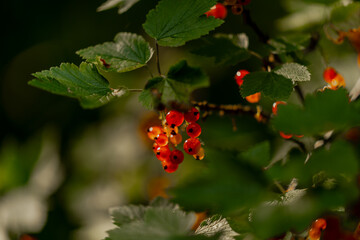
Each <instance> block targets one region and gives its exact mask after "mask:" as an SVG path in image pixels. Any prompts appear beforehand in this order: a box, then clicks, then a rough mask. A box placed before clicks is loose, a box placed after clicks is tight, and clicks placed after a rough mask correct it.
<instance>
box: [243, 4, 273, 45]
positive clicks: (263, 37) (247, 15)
mask: <svg viewBox="0 0 360 240" xmlns="http://www.w3.org/2000/svg"><path fill="white" fill-rule="evenodd" d="M243 16H244V21H245V23H246V24H248V25H249V26H250V27H251V28H252V29H253V30H254V32H255V33H256V34H257V35H258V37H259V39H260V41H261V42H263V43H267V41H268V40H269V37H268V36H267V35H266V34H264V33H263V32H262V31H261V30H260V28H259V27H258V26H257V25H256V23H255V22H254V21H253V20H252V18H251V16H250V12H249V10H246V9H244V11H243Z"/></svg>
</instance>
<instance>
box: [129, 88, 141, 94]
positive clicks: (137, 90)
mask: <svg viewBox="0 0 360 240" xmlns="http://www.w3.org/2000/svg"><path fill="white" fill-rule="evenodd" d="M128 91H129V92H133V93H140V92H142V91H143V89H128Z"/></svg>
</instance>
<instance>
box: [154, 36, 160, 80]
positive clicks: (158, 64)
mask: <svg viewBox="0 0 360 240" xmlns="http://www.w3.org/2000/svg"><path fill="white" fill-rule="evenodd" d="M155 45H156V66H157V70H158V73H159V75H160V76H161V69H160V53H159V44H158V43H157V42H155Z"/></svg>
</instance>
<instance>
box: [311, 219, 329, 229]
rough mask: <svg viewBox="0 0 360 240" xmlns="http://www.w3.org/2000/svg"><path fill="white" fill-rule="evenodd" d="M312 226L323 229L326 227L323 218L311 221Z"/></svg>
mask: <svg viewBox="0 0 360 240" xmlns="http://www.w3.org/2000/svg"><path fill="white" fill-rule="evenodd" d="M313 227H314V228H317V229H321V230H325V228H326V220H325V219H323V218H319V219H316V220H315V222H314V223H313Z"/></svg>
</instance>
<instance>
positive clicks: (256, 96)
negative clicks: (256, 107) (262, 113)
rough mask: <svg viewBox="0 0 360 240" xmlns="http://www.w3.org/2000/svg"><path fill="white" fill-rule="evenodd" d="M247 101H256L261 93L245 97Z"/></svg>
mask: <svg viewBox="0 0 360 240" xmlns="http://www.w3.org/2000/svg"><path fill="white" fill-rule="evenodd" d="M245 99H246V100H247V101H248V102H249V103H257V102H259V101H260V99H261V93H260V92H258V93H255V94H252V95H250V96H247V97H246V98H245Z"/></svg>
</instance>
